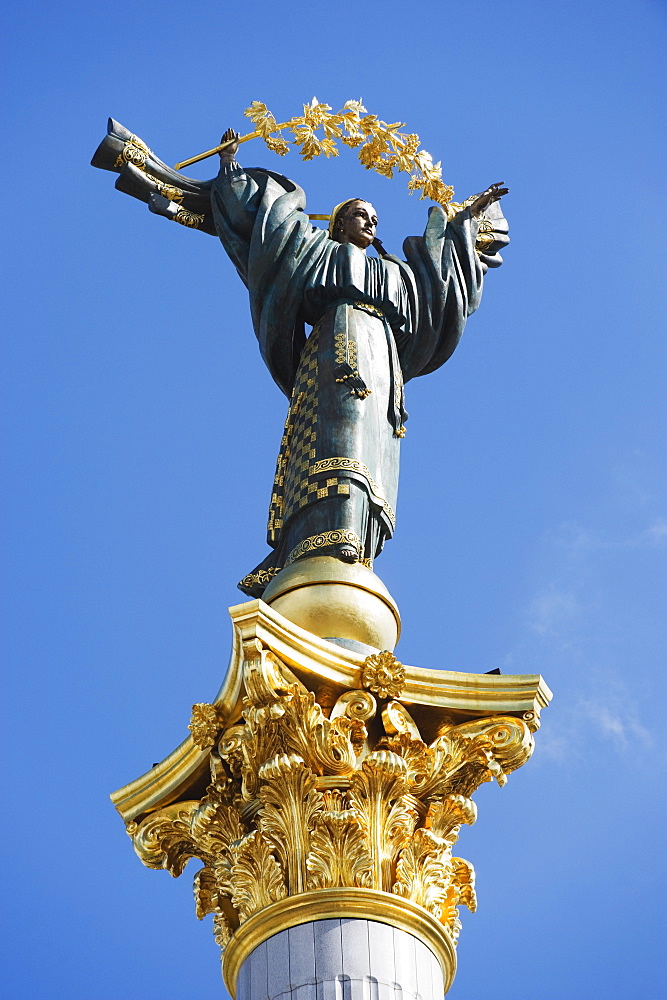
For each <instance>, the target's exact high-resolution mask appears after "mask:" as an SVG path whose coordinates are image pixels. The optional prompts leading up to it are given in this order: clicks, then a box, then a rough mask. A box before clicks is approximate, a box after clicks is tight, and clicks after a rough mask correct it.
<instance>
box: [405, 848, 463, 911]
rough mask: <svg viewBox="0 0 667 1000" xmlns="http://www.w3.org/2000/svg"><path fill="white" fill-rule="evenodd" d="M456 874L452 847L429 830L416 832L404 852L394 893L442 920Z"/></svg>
mask: <svg viewBox="0 0 667 1000" xmlns="http://www.w3.org/2000/svg"><path fill="white" fill-rule="evenodd" d="M453 874H454V873H453V870H452V866H451V857H450V852H449V847H448V845H447V844H446V843H445V842H444V841H442V840H440V839H439V838H438V837H435V836H434V835H433V834H432V833H431V832H430V831H429V830H424V829H420V830H415V833H414V835H413V837H412V838H411V840H410V843H409V844H408V845H407V847H405V848H404V849H403V850H402V851H401V854H400V857H399V860H398V864H397V866H396V882H395V883H394V885H393V886H392V892H394V893H396V894H397V895H398V896H403V897H404V898H406V899H410V900H412V902H413V903H417V904H418V905H419V906H423V907H425V909H427V910H428V911H429V912H430V913H432V914H433V915H434V916H435V917H438V918H439V917H440V916H441V914H442V910H443V906H444V904H445V902H446V900H447V893H448V889H449V887H450V884H451V882H452V878H453Z"/></svg>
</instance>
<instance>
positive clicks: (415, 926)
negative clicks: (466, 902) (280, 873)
mask: <svg viewBox="0 0 667 1000" xmlns="http://www.w3.org/2000/svg"><path fill="white" fill-rule="evenodd" d="M332 917H338V918H340V919H351V918H352V919H354V918H356V919H362V920H377V921H379V923H381V924H389V925H390V926H391V927H398V928H399V930H402V931H407V933H408V934H412V935H413V936H414V937H416V938H418V939H419V940H420V941H422V942H423V943H424V944H425V945H426V947H427V948H430V949H431V951H432V952H433V954H434V955H435V956H436V958H437V959H438V961H439V963H440V966H441V968H442V972H443V978H444V984H445V992H447V990H448V989H449V987H450V986H451V984H452V982H453V980H454V974H455V973H456V948H455V946H454V943H453V941H452V939H451V937H450V936H449V934H447V932H446V930H445V929H444V927H443V925H442V924H441V923H440V922H439V921H438V920H436V919H435V918H434V917H432V916H431V914H430V913H428V912H426V911H425V910H424V909H423V907H421V906H418V905H416V904H414V903H412V902H410V900H406V899H399V898H397V897H396V896H395V895H393V894H391V893H387V892H378V891H377V890H375V889H348V888H342V887H341V888H335V889H322V890H317V891H314V892H309V893H307V894H305V895H303V896H288V897H286V898H285V899H283V900H280V901H279V902H277V903H272V904H271V905H270V906H268V907H266V909H264V910H260V911H259V912H258V913H256V914H255V915H254V916H253V917H250V919H249V920H247V921H246V923H244V924H242V926H241V927H240V928H239V930H238V931H237V932H236V934H234V936H233V938H231V940H230V942H229V944H228V946H227V949H226V951H225V954H224V959H223V963H222V975H223V978H224V981H225V986H226V987H227V989H228V990H229V992H230V993H231V995H232V996H233V997H235V996H236V981H237V978H238V974H239V970H240V968H241V966H242V965H243V963H244V962H245V960H246V958H248V956H249V955H250V954H252V952H253V951H254V950H255V948H258V947H259V945H260V944H262V942H263V941H266V940H267V939H268V938H270V937H272V936H273V935H274V934H278V933H279V932H280V931H282V930H284V929H285V928H286V927H294V926H295V925H296V924H303V923H308V922H310V921H311V920H328V919H331V918H332Z"/></svg>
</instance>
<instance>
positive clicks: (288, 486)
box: [268, 325, 320, 543]
mask: <svg viewBox="0 0 667 1000" xmlns="http://www.w3.org/2000/svg"><path fill="white" fill-rule="evenodd" d="M319 334H320V328H319V325H318V326H315V327H314V328H313V331H312V333H311V335H310V337H309V338H308V340H307V341H306V344H305V346H304V349H303V352H302V354H301V359H300V361H299V370H298V372H297V376H296V382H295V384H294V390H293V392H292V401H291V403H290V408H289V411H288V414H287V420H286V421H285V431H284V433H283V439H282V441H281V443H280V454H279V455H278V462H277V465H276V475H275V479H274V482H273V493H272V494H271V503H270V505H269V523H268V538H269V543H275V542H276V541H278V538H279V537H280V533H281V531H282V526H283V524H284V522H285V520H286V519H287V518H288V517H289V516H290V515H291V513H292V512H293V511H294V510H298V509H299V508H300V507H303V506H305V505H306V504H307V503H308V502H309V500H310V499H312V494H313V493H317V485H316V484H314V486H313V489H312V490H310V491H306V492H305V493H302V490H301V482H302V480H304V479H305V478H306V477H307V475H308V466H309V465H310V463H311V462H313V461H314V460H315V457H316V454H317V453H316V441H317V351H318V347H319V339H320V337H319Z"/></svg>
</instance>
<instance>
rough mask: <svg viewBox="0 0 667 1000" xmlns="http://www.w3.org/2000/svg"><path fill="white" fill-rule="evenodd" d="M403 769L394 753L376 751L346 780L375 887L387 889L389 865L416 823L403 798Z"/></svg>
mask: <svg viewBox="0 0 667 1000" xmlns="http://www.w3.org/2000/svg"><path fill="white" fill-rule="evenodd" d="M406 791H407V767H406V765H405V761H404V760H403V759H402V758H401V757H399V756H398V755H397V754H395V753H391V752H390V751H387V750H376V751H374V752H373V753H370V754H368V756H367V757H366V758H365V759H364V761H363V763H362V765H361V769H360V770H359V771H355V773H354V774H353V775H352V777H351V779H350V792H349V795H350V806H351V808H352V810H353V811H354V813H355V814H356V816H357V819H358V820H359V822H360V823H361V825H362V827H363V828H364V829H365V830H366V831H367V835H368V838H369V842H370V850H371V856H372V858H373V862H374V868H375V871H374V877H375V888H376V889H382V890H384V891H385V892H389V891H390V890H391V884H392V872H393V865H394V861H395V858H396V854H397V853H398V851H399V850H400V849H401V848H402V847H404V846H405V844H406V843H407V841H408V839H409V837H410V835H411V834H412V831H413V830H414V827H415V824H416V822H417V812H416V810H415V808H414V806H413V805H412V804H411V802H410V801H409V799H408V798H407V796H406V794H405V793H406Z"/></svg>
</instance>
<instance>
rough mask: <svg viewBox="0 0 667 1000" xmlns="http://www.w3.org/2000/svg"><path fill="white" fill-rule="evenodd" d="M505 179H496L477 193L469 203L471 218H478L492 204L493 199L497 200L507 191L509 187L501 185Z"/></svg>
mask: <svg viewBox="0 0 667 1000" xmlns="http://www.w3.org/2000/svg"><path fill="white" fill-rule="evenodd" d="M504 183H505V181H496V183H495V184H492V185H491V187H488V188H487V189H486V191H482V193H481V194H478V195H477V197H476V198H475V200H474V201H473V202H472V204H471V205H470V214H471V215H472V217H473V219H479V218H480V216H481V215H482V214H483V212H484V209H486V208H488V207H489V205H492V204H493V203H494V201H499V200H500V199H501V198H502V196H503V195H504V194H507V193H508V192H509V188H506V187H503V185H504Z"/></svg>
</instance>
